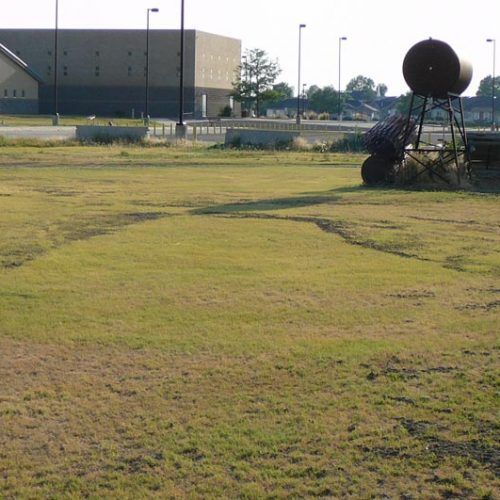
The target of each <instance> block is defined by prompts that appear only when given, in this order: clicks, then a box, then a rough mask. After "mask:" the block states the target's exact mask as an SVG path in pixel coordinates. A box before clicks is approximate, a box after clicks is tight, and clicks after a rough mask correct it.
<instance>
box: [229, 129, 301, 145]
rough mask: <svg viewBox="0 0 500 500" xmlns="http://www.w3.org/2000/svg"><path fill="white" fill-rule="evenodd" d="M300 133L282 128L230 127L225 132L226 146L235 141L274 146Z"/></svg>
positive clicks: (286, 141)
mask: <svg viewBox="0 0 500 500" xmlns="http://www.w3.org/2000/svg"><path fill="white" fill-rule="evenodd" d="M299 135H300V133H299V132H298V131H297V132H294V131H283V130H251V129H234V128H230V129H228V130H227V132H226V138H225V141H224V143H225V144H226V146H228V145H232V144H235V143H238V144H241V145H252V146H268V147H275V146H277V145H282V144H285V143H288V142H291V141H293V139H294V138H295V137H298V136H299Z"/></svg>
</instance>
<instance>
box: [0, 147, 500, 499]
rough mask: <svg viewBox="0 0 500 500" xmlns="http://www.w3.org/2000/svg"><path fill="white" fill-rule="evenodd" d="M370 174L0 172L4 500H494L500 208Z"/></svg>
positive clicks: (209, 159)
mask: <svg viewBox="0 0 500 500" xmlns="http://www.w3.org/2000/svg"><path fill="white" fill-rule="evenodd" d="M362 159H363V157H362V156H359V155H358V156H357V155H339V154H333V153H330V154H314V153H285V152H283V153H274V152H241V151H216V150H207V149H203V148H192V149H177V148H141V147H132V146H129V147H126V146H108V147H79V146H73V147H50V148H43V147H36V148H35V147H21V146H18V147H9V146H5V147H2V148H0V234H1V235H2V238H1V239H0V279H1V285H0V497H6V498H25V497H26V498H33V497H50V498H73V497H74V498H79V497H82V496H88V497H91V498H102V497H104V498H109V497H113V498H141V497H155V496H158V497H161V498H165V497H194V498H197V497H198V498H205V497H208V498H215V497H217V498H218V497H245V498H260V497H290V496H292V497H297V496H306V497H308V496H333V497H346V496H349V495H351V496H354V497H362V498H367V497H382V496H384V495H386V496H388V497H390V498H401V497H404V498H439V497H470V498H494V497H495V496H497V495H498V493H499V481H498V474H499V450H498V437H499V435H498V423H497V410H498V399H497V391H498V338H497V331H498V324H499V321H498V318H499V316H498V308H499V306H500V298H499V294H500V288H499V285H498V283H499V281H498V278H499V269H500V259H499V254H498V248H499V243H500V231H499V227H498V215H499V209H498V195H497V194H495V193H481V192H445V191H435V192H431V191H418V192H412V191H404V190H397V189H368V188H364V187H363V186H362V185H361V182H360V175H359V165H360V163H361V161H362Z"/></svg>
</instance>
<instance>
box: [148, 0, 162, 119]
mask: <svg viewBox="0 0 500 500" xmlns="http://www.w3.org/2000/svg"><path fill="white" fill-rule="evenodd" d="M159 11H160V9H157V8H156V7H153V8H152V9H147V23H146V106H145V116H144V123H146V124H148V125H149V13H150V12H159Z"/></svg>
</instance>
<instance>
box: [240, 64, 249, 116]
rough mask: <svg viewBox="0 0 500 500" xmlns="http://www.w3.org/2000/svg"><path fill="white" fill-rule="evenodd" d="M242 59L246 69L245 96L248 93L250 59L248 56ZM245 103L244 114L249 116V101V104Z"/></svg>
mask: <svg viewBox="0 0 500 500" xmlns="http://www.w3.org/2000/svg"><path fill="white" fill-rule="evenodd" d="M241 59H242V61H243V68H244V69H245V86H244V87H243V88H244V89H245V94H247V93H248V57H247V56H246V55H243V56H241ZM242 102H243V106H244V113H245V116H248V114H249V113H247V107H246V106H247V105H248V99H247V102H246V103H245V102H244V101H242Z"/></svg>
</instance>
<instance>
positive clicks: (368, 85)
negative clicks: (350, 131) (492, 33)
mask: <svg viewBox="0 0 500 500" xmlns="http://www.w3.org/2000/svg"><path fill="white" fill-rule="evenodd" d="M280 74H281V68H280V66H279V63H278V61H277V60H273V59H271V58H270V57H269V56H268V54H267V53H266V52H265V51H264V50H262V49H249V50H247V51H246V52H245V54H244V55H243V58H242V62H241V64H240V66H239V68H238V70H237V72H236V77H235V80H234V82H233V91H232V93H231V95H232V96H233V97H234V99H235V100H236V101H238V102H241V105H242V110H243V111H247V112H252V113H255V115H256V116H260V115H261V113H263V112H264V111H265V109H266V108H268V107H270V106H272V104H273V103H276V102H279V101H282V100H284V99H291V98H293V97H294V89H293V87H291V86H290V85H288V84H287V83H286V82H278V83H277V82H276V80H277V79H278V76H279V75H280ZM495 89H496V93H498V94H499V95H500V76H497V77H495ZM387 90H388V89H387V85H385V84H384V83H380V84H378V85H376V84H375V82H374V81H373V80H372V79H371V78H369V77H366V76H363V75H358V76H356V77H355V78H352V79H351V80H350V81H349V82H348V83H347V85H346V88H345V91H343V92H341V93H339V91H338V89H335V87H334V86H333V85H327V86H325V87H322V88H321V87H318V86H317V85H311V86H310V87H309V88H308V89H307V90H306V91H305V93H304V95H301V97H303V98H307V101H308V109H309V110H311V111H314V112H316V113H336V112H337V111H338V110H339V109H340V111H341V112H342V110H343V109H344V106H345V104H346V102H347V101H348V100H352V99H356V100H358V101H363V102H367V103H370V102H373V101H374V100H375V98H376V97H384V96H385V95H386V94H387ZM299 91H300V89H299ZM409 95H410V93H409V92H408V93H407V94H406V95H401V96H400V98H399V99H400V103H399V105H398V108H401V109H400V110H401V111H404V110H405V108H406V107H407V101H408V100H409ZM476 95H477V96H491V95H492V77H491V75H489V76H487V77H485V78H483V79H482V80H481V82H480V84H479V88H478V90H477V93H476Z"/></svg>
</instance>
